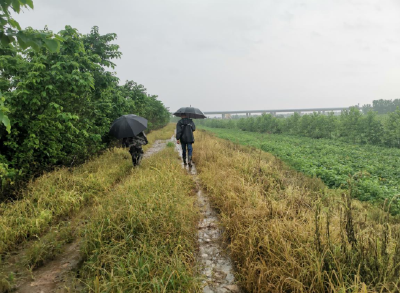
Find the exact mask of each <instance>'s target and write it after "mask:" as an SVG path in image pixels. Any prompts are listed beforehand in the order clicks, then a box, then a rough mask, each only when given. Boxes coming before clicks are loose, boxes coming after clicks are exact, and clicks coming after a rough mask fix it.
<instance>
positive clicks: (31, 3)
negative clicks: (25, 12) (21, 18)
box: [26, 0, 33, 9]
mask: <svg viewBox="0 0 400 293" xmlns="http://www.w3.org/2000/svg"><path fill="white" fill-rule="evenodd" d="M26 4H27V5H28V6H29V7H30V8H31V9H33V2H32V0H26Z"/></svg>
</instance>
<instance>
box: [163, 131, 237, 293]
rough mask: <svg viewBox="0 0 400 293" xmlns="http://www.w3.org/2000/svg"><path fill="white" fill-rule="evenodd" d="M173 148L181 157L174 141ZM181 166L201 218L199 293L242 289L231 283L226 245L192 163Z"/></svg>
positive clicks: (230, 265) (230, 269)
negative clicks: (193, 187)
mask: <svg viewBox="0 0 400 293" xmlns="http://www.w3.org/2000/svg"><path fill="white" fill-rule="evenodd" d="M171 140H173V141H174V142H175V145H176V147H175V149H176V151H177V152H178V153H179V155H180V157H181V158H182V147H181V145H180V144H176V140H175V139H174V137H173V138H171ZM182 166H183V167H184V168H185V169H187V171H188V173H189V174H191V175H192V178H193V180H194V181H195V183H196V189H197V200H198V206H199V209H200V212H201V215H202V218H201V220H200V222H199V224H198V233H197V239H198V243H199V254H198V262H199V263H200V264H201V273H202V275H203V276H204V281H203V285H204V287H203V293H225V292H235V293H240V292H242V291H241V290H240V288H239V286H238V285H236V283H235V278H234V275H233V272H234V269H233V263H232V260H231V259H230V257H229V255H228V254H227V253H226V252H225V251H224V249H223V247H224V246H226V245H224V243H223V240H222V229H221V227H220V221H219V218H218V214H217V212H216V211H215V210H214V209H213V208H212V207H211V205H210V202H209V200H208V198H207V194H205V193H204V191H203V190H202V189H201V187H200V179H199V177H198V176H197V171H196V166H195V164H192V167H189V166H185V165H183V162H182Z"/></svg>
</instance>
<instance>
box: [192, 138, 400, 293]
mask: <svg viewBox="0 0 400 293" xmlns="http://www.w3.org/2000/svg"><path fill="white" fill-rule="evenodd" d="M194 160H195V163H196V166H197V170H198V171H199V176H200V178H201V179H202V182H203V184H204V187H205V188H206V189H207V190H208V193H209V195H210V198H211V201H212V203H213V204H214V205H215V207H216V208H217V209H218V210H219V211H220V213H221V218H222V224H223V226H224V228H225V232H224V236H225V239H226V240H228V241H229V242H230V250H231V253H232V257H233V260H234V261H235V263H236V266H237V276H238V279H239V281H240V284H241V285H242V286H243V288H244V289H245V290H247V291H248V292H398V291H399V288H400V274H399V272H400V265H399V260H400V232H399V231H400V224H399V219H398V218H393V217H391V216H390V215H388V213H387V212H385V211H383V210H380V209H378V208H376V207H371V206H370V205H369V204H368V203H361V202H358V201H355V200H353V199H352V198H351V192H352V191H351V189H350V191H347V190H346V191H344V190H338V191H333V190H329V189H327V188H326V187H325V186H324V184H323V183H322V182H321V181H320V180H318V179H315V178H308V177H306V176H304V175H302V174H300V173H297V172H295V171H293V170H291V169H289V168H288V167H287V166H285V165H284V164H283V163H282V162H281V161H279V160H278V159H276V158H275V157H273V156H272V155H270V154H268V153H265V152H262V151H260V150H255V149H251V148H246V147H241V146H238V145H235V144H233V143H231V142H228V141H224V140H221V139H217V138H215V137H213V136H212V135H210V134H206V133H205V132H200V133H197V138H196V148H195V152H194ZM350 184H352V185H353V186H355V185H356V184H357V178H353V179H351V182H350ZM388 206H389V203H387V205H386V210H387V209H388Z"/></svg>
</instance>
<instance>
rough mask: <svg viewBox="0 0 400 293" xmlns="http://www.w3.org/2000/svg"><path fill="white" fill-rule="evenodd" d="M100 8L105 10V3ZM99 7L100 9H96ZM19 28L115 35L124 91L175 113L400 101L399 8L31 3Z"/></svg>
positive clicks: (390, 4)
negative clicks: (133, 86)
mask: <svg viewBox="0 0 400 293" xmlns="http://www.w3.org/2000/svg"><path fill="white" fill-rule="evenodd" d="M103 3H104V4H103ZM102 4H103V5H102ZM34 5H35V9H34V10H29V11H24V12H23V13H21V14H20V15H16V16H15V18H16V20H17V21H19V23H20V24H21V26H22V27H27V26H31V27H33V28H35V29H42V28H43V27H44V26H45V25H47V26H48V27H49V29H50V30H52V31H54V32H58V31H59V30H61V29H63V28H64V26H65V25H71V26H72V27H74V28H77V29H78V30H79V32H80V33H83V34H85V33H88V32H89V31H90V29H91V27H93V26H99V29H100V33H101V34H106V33H116V34H117V35H118V39H117V41H116V43H117V44H118V45H120V50H121V52H122V53H123V56H122V58H121V59H119V60H116V61H115V63H116V64H117V67H116V72H117V76H118V77H119V78H120V81H121V83H123V82H124V81H125V80H134V81H135V82H137V83H139V84H143V85H144V86H145V88H147V91H148V93H149V94H153V95H158V97H159V99H160V100H161V101H162V102H163V103H164V104H165V105H166V106H167V107H169V108H170V109H171V111H174V110H176V109H177V108H179V107H181V106H188V105H192V106H196V107H198V108H200V109H201V110H203V111H217V110H232V111H235V110H256V109H282V108H292V109H294V108H318V107H346V106H352V105H356V104H360V105H363V104H367V103H372V100H377V99H398V98H400V87H399V86H398V85H397V83H398V81H399V77H400V67H399V64H400V17H399V12H400V3H398V2H396V1H395V0H382V1H377V0H328V1H317V0H308V1H304V2H303V3H300V2H297V1H292V0H291V1H288V0H284V1H282V0H281V1H278V0H274V1H262V0H249V1H239V0H230V1H227V0H223V1H222V0H217V1H216V0H202V1H183V0H164V1H162V0H147V1H145V2H144V1H137V0H134V1H128V0H118V1H113V3H112V5H111V4H110V2H105V1H99V0H98V1H94V0H87V1H76V0H70V1H68V2H67V1H57V0H34Z"/></svg>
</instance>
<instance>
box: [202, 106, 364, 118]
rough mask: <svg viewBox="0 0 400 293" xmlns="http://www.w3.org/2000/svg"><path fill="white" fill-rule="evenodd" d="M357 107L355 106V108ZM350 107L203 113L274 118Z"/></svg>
mask: <svg viewBox="0 0 400 293" xmlns="http://www.w3.org/2000/svg"><path fill="white" fill-rule="evenodd" d="M355 107H357V106H355ZM349 108H350V107H334V108H304V109H279V110H239V111H206V112H203V113H204V114H205V115H222V118H225V115H226V114H230V115H232V114H234V115H235V114H236V115H237V114H246V116H251V114H255V113H260V114H267V113H268V114H271V115H273V116H275V115H276V114H277V113H299V114H302V113H305V112H317V113H326V112H337V111H343V110H348V109H349Z"/></svg>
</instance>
